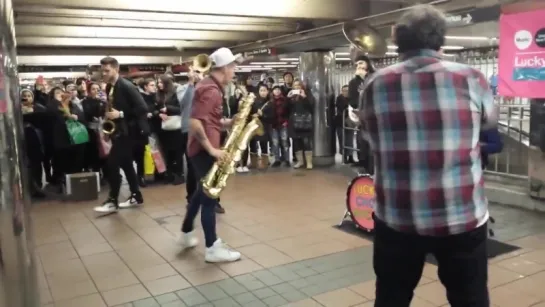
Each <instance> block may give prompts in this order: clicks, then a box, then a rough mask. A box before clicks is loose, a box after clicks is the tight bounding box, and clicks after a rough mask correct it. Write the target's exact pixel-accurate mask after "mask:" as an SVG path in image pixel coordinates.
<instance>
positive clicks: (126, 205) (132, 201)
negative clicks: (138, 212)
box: [119, 194, 144, 209]
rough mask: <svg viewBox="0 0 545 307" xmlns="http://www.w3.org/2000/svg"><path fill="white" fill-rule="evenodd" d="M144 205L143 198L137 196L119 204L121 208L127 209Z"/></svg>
mask: <svg viewBox="0 0 545 307" xmlns="http://www.w3.org/2000/svg"><path fill="white" fill-rule="evenodd" d="M143 203H144V200H143V199H142V196H140V197H138V196H137V195H136V194H132V195H131V196H129V198H127V200H126V201H124V202H122V203H120V204H119V208H121V209H126V208H132V207H136V206H138V205H141V204H143Z"/></svg>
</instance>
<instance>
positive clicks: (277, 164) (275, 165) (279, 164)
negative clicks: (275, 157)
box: [271, 161, 282, 167]
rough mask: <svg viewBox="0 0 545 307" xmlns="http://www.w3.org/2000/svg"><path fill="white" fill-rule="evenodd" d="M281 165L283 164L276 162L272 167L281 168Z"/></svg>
mask: <svg viewBox="0 0 545 307" xmlns="http://www.w3.org/2000/svg"><path fill="white" fill-rule="evenodd" d="M281 165H282V162H280V161H274V163H273V164H272V165H271V167H280V166H281Z"/></svg>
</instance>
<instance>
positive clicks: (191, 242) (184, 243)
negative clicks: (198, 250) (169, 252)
mask: <svg viewBox="0 0 545 307" xmlns="http://www.w3.org/2000/svg"><path fill="white" fill-rule="evenodd" d="M198 244H199V239H197V237H195V233H194V232H193V231H192V232H188V233H185V232H182V233H180V236H179V237H178V245H180V246H181V247H182V249H186V248H192V247H195V246H197V245H198Z"/></svg>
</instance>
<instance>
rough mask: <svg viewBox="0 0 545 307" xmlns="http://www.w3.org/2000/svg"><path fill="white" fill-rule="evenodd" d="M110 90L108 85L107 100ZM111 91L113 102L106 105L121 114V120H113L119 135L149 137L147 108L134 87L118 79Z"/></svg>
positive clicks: (127, 81)
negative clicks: (109, 105) (112, 92)
mask: <svg viewBox="0 0 545 307" xmlns="http://www.w3.org/2000/svg"><path fill="white" fill-rule="evenodd" d="M111 89H112V85H111V84H108V85H107V86H106V93H107V97H108V99H110V95H109V93H110V90H111ZM113 90H114V94H113V100H112V101H109V102H108V103H109V104H110V103H111V106H112V108H114V109H116V110H118V111H122V112H123V118H118V119H116V120H114V122H115V124H116V127H119V133H120V134H122V135H131V136H141V135H149V133H150V128H149V125H148V120H147V114H148V107H147V105H146V102H145V101H144V98H143V97H142V95H141V94H140V92H139V91H138V89H137V88H136V86H135V85H134V84H132V82H130V81H129V80H127V79H124V78H121V77H119V78H118V79H117V82H116V83H115V84H114V85H113ZM106 111H108V110H106ZM116 129H117V128H116Z"/></svg>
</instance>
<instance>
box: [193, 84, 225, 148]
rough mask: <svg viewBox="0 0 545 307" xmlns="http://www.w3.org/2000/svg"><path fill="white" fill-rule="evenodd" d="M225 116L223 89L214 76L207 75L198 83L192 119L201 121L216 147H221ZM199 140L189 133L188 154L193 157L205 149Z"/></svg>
mask: <svg viewBox="0 0 545 307" xmlns="http://www.w3.org/2000/svg"><path fill="white" fill-rule="evenodd" d="M222 117H223V91H222V90H221V87H220V85H219V84H218V83H217V82H216V81H215V80H214V79H212V78H210V77H207V78H204V79H203V80H202V81H200V82H199V83H197V86H196V87H195V94H194V96H193V104H192V106H191V119H198V120H200V121H201V123H202V125H203V127H204V132H205V133H206V136H207V137H208V140H209V141H210V144H212V146H213V147H214V148H220V146H221V144H220V135H221V127H222V124H221V119H222ZM203 150H204V148H203V147H202V145H201V143H200V142H199V140H198V139H197V138H196V137H195V136H194V135H193V134H192V133H190V134H189V140H188V142H187V155H188V156H189V157H193V156H195V155H196V154H198V153H199V152H201V151H203Z"/></svg>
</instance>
